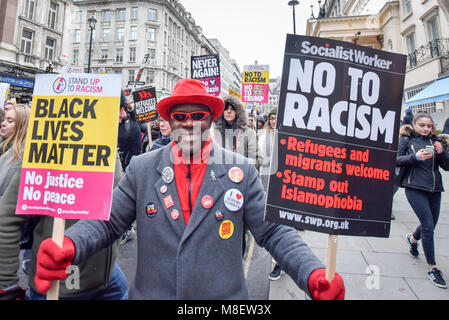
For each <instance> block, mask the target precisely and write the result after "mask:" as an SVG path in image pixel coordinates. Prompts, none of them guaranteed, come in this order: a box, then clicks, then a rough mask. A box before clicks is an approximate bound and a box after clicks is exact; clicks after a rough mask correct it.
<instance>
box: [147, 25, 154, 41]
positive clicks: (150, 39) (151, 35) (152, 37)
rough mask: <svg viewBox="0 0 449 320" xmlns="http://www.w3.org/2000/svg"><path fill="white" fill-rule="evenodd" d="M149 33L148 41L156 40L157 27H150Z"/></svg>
mask: <svg viewBox="0 0 449 320" xmlns="http://www.w3.org/2000/svg"><path fill="white" fill-rule="evenodd" d="M147 35H148V36H147V39H148V41H156V29H154V28H148V30H147Z"/></svg>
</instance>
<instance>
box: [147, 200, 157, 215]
mask: <svg viewBox="0 0 449 320" xmlns="http://www.w3.org/2000/svg"><path fill="white" fill-rule="evenodd" d="M146 210H147V216H149V217H151V218H153V217H154V216H155V215H156V212H157V209H156V205H155V204H154V202H148V203H147V206H146Z"/></svg>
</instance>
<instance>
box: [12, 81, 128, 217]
mask: <svg viewBox="0 0 449 320" xmlns="http://www.w3.org/2000/svg"><path fill="white" fill-rule="evenodd" d="M120 80H121V79H120V75H93V74H65V75H57V74H38V75H36V85H35V88H34V93H33V102H32V105H31V114H30V120H29V124H28V130H27V138H26V144H25V151H24V155H23V167H22V175H21V181H20V191H19V198H18V201H17V208H16V213H17V214H27V215H32V214H38V215H50V216H53V217H58V218H64V219H99V220H108V219H109V212H110V205H111V200H112V188H113V179H114V168H115V159H116V157H115V156H116V146H117V135H118V117H119V105H120V82H121V81H120Z"/></svg>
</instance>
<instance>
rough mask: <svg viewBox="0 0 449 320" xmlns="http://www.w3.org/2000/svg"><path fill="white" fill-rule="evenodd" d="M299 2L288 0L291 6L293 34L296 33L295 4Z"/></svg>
mask: <svg viewBox="0 0 449 320" xmlns="http://www.w3.org/2000/svg"><path fill="white" fill-rule="evenodd" d="M298 4H299V1H297V0H291V1H289V2H288V5H289V6H292V8H293V34H296V21H295V20H296V19H295V6H297V5H298Z"/></svg>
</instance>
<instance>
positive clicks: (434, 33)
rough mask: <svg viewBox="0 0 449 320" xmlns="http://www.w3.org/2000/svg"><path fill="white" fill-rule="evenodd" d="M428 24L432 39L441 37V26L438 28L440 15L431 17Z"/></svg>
mask: <svg viewBox="0 0 449 320" xmlns="http://www.w3.org/2000/svg"><path fill="white" fill-rule="evenodd" d="M427 25H428V27H429V38H430V41H432V40H437V39H439V38H440V31H439V28H438V16H434V17H433V18H431V19H430V20H429V21H428V22H427Z"/></svg>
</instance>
